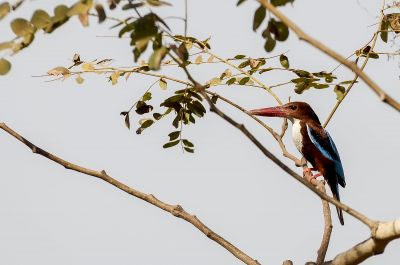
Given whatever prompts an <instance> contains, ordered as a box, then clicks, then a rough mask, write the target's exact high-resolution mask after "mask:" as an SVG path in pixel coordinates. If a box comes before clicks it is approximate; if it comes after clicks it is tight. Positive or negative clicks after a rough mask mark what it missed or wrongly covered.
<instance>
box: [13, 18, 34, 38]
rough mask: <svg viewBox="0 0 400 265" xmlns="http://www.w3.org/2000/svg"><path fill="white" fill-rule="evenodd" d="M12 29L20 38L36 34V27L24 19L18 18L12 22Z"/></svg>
mask: <svg viewBox="0 0 400 265" xmlns="http://www.w3.org/2000/svg"><path fill="white" fill-rule="evenodd" d="M11 29H12V31H13V32H14V33H15V35H17V36H18V37H24V36H26V35H28V34H33V33H34V32H35V27H34V26H33V25H32V24H31V23H30V22H29V21H28V20H26V19H24V18H16V19H14V20H13V21H11Z"/></svg>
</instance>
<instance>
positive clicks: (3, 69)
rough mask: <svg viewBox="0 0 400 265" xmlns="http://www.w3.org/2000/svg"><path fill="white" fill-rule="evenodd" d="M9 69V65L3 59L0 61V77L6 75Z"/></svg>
mask: <svg viewBox="0 0 400 265" xmlns="http://www.w3.org/2000/svg"><path fill="white" fill-rule="evenodd" d="M10 69H11V63H10V62H9V61H7V60H6V59H4V58H1V59H0V75H6V74H7V73H8V72H9V71H10Z"/></svg>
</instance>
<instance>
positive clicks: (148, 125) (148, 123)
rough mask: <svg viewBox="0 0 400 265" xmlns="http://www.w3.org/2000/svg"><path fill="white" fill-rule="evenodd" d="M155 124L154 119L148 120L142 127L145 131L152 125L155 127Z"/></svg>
mask: <svg viewBox="0 0 400 265" xmlns="http://www.w3.org/2000/svg"><path fill="white" fill-rule="evenodd" d="M153 123H154V121H153V120H152V119H147V120H145V121H144V122H143V123H142V125H141V127H142V128H143V129H146V128H149V127H150V126H151V125H153Z"/></svg>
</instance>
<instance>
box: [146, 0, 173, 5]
mask: <svg viewBox="0 0 400 265" xmlns="http://www.w3.org/2000/svg"><path fill="white" fill-rule="evenodd" d="M146 2H147V3H148V4H149V5H151V6H172V5H171V4H170V3H168V2H166V1H161V0H146Z"/></svg>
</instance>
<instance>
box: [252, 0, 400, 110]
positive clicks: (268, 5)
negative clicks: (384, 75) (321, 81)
mask: <svg viewBox="0 0 400 265" xmlns="http://www.w3.org/2000/svg"><path fill="white" fill-rule="evenodd" d="M257 1H258V2H259V3H260V4H261V5H263V6H264V7H265V8H266V9H268V10H269V11H270V12H271V13H273V14H274V15H275V16H276V17H277V18H279V19H280V20H281V21H282V22H284V23H285V24H286V25H287V26H288V27H289V28H290V29H292V30H293V31H294V32H295V33H296V35H297V36H298V37H299V38H300V39H301V40H304V41H306V42H308V43H309V44H311V45H312V46H314V47H315V48H317V49H319V50H320V51H322V52H323V53H325V54H327V55H328V56H330V57H332V58H333V59H335V60H336V61H338V62H340V63H342V64H343V65H345V66H346V67H347V68H349V69H350V70H352V71H353V72H354V73H355V74H357V75H358V76H360V78H361V79H362V80H363V81H364V82H365V83H366V84H367V85H368V86H369V87H370V88H371V89H372V90H373V91H374V92H375V93H376V94H377V95H378V96H379V98H380V100H382V101H383V102H385V103H387V104H388V105H390V106H391V107H393V108H394V109H396V110H397V111H400V103H399V102H397V101H396V100H395V99H394V98H392V97H390V96H389V95H388V94H386V92H385V91H383V90H382V89H381V88H380V87H379V86H378V85H377V84H376V83H375V82H374V81H373V80H372V79H371V78H369V76H368V75H366V74H365V73H364V72H363V71H362V70H361V69H360V68H358V66H357V65H356V64H355V63H353V62H350V61H348V60H346V58H344V57H343V56H341V55H340V54H338V53H337V52H335V51H333V50H331V49H330V48H329V47H327V46H325V45H324V44H323V43H321V42H319V41H317V40H315V39H313V38H312V37H311V36H309V35H308V34H306V33H305V32H304V31H303V30H302V29H301V28H300V27H298V26H297V25H296V24H295V23H293V21H291V20H290V19H289V18H288V17H286V16H285V15H284V14H283V13H281V12H280V11H279V10H278V9H277V8H276V7H275V6H274V5H272V4H271V3H270V2H269V1H267V0H257Z"/></svg>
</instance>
